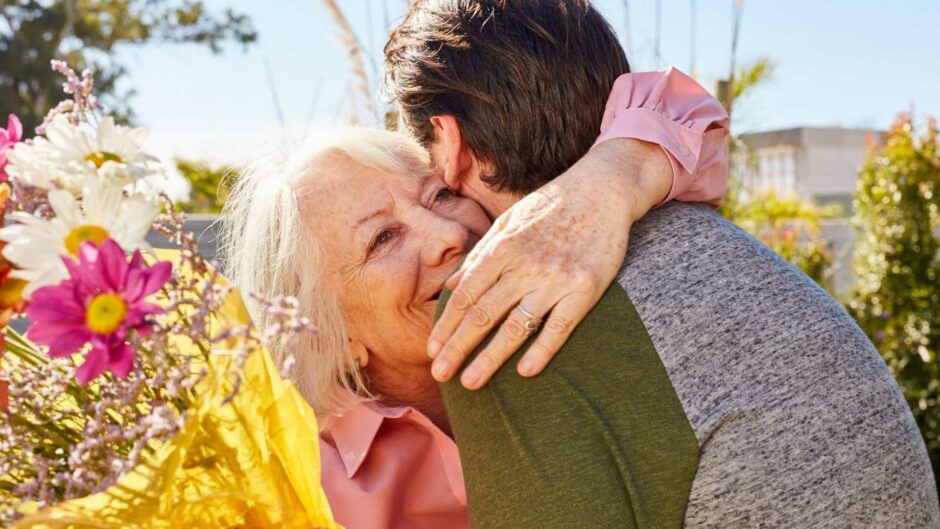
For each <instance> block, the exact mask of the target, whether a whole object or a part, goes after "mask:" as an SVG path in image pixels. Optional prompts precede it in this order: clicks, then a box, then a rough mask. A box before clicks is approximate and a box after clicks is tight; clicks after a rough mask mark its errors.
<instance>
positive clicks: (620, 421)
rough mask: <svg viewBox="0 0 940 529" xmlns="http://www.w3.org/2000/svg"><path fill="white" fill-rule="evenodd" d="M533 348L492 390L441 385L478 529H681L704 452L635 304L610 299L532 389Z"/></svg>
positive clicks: (611, 295)
mask: <svg viewBox="0 0 940 529" xmlns="http://www.w3.org/2000/svg"><path fill="white" fill-rule="evenodd" d="M449 294H450V293H449V292H445V293H444V295H443V296H442V297H441V301H440V302H439V304H438V315H439V314H440V312H441V311H442V310H443V307H444V304H445V303H446V302H447V299H448V298H449ZM532 340H534V335H533V337H531V338H530V340H529V342H527V343H526V345H525V346H524V347H523V348H522V350H520V351H519V352H517V353H516V354H515V356H513V358H512V359H511V360H510V361H509V363H507V364H506V365H505V366H504V367H503V368H502V369H501V370H500V371H499V372H498V373H497V374H496V375H495V376H494V377H493V379H492V380H491V381H490V382H489V383H488V384H487V385H486V386H485V387H484V388H482V389H479V390H477V391H469V390H466V389H464V388H463V387H462V386H461V385H460V382H459V377H455V378H454V379H453V380H452V381H450V382H448V383H446V384H442V385H441V393H442V394H443V397H444V402H445V404H446V406H447V413H448V415H449V417H450V423H451V427H452V428H453V431H454V436H455V439H456V441H457V446H458V447H459V449H460V458H461V462H462V465H463V472H464V479H465V481H466V486H467V496H468V502H469V509H470V520H471V525H472V526H473V528H474V529H489V528H506V527H521V528H530V527H531V528H540V529H551V528H559V529H561V528H565V529H570V528H576V527H590V528H592V529H603V528H611V529H613V528H618V529H624V528H643V529H645V528H678V527H681V526H682V521H683V516H684V513H685V508H686V504H687V502H688V498H689V491H690V489H691V486H692V480H693V478H694V477H695V471H696V468H697V466H698V442H697V441H696V438H695V435H694V433H693V431H692V427H691V426H690V425H689V421H688V419H687V418H686V416H685V413H684V411H683V409H682V406H681V404H680V402H679V399H678V397H677V396H676V392H675V389H674V388H673V386H672V384H671V382H670V380H669V377H668V375H667V373H666V369H665V368H664V367H663V364H662V361H661V360H660V358H659V355H658V354H657V352H656V349H655V348H654V347H653V343H652V341H651V340H650V338H649V336H648V335H647V332H646V328H645V327H644V325H643V322H642V321H641V320H640V316H639V314H638V313H637V311H636V309H635V308H634V306H633V303H632V302H631V301H630V299H629V298H628V297H627V295H626V293H624V291H623V290H622V289H621V287H620V286H619V285H617V284H616V283H614V284H613V285H612V286H611V287H610V288H608V290H607V292H606V293H605V294H604V296H603V297H602V298H601V300H600V301H599V302H598V303H597V305H596V306H595V307H594V308H593V309H592V310H591V312H590V313H589V314H588V316H587V317H586V318H585V319H584V321H583V322H582V323H581V324H580V325H579V326H578V327H577V328H576V329H575V331H574V332H573V333H572V335H571V337H570V339H569V340H568V342H567V343H566V344H565V345H564V347H563V348H562V349H561V351H560V352H559V353H558V355H557V356H555V358H554V360H552V362H551V364H549V366H548V367H547V369H546V370H545V371H544V372H543V373H542V374H540V375H538V376H537V377H534V378H531V379H526V378H522V377H521V376H519V375H518V374H517V373H516V371H515V365H516V364H517V363H518V361H519V359H520V358H521V357H522V354H523V352H524V351H525V350H526V349H527V348H528V345H529V343H530V342H531V341H532ZM484 345H485V344H484ZM482 347H483V346H481V348H480V349H478V350H477V352H479V351H480V350H482ZM475 354H476V353H474V355H475Z"/></svg>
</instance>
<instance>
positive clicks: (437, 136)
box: [431, 115, 473, 189]
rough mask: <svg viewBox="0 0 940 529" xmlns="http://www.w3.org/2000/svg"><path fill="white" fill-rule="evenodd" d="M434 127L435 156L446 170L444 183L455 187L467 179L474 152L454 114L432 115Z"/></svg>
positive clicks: (441, 167) (458, 187)
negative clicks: (468, 145) (469, 146)
mask: <svg viewBox="0 0 940 529" xmlns="http://www.w3.org/2000/svg"><path fill="white" fill-rule="evenodd" d="M431 126H433V127H434V146H433V147H432V148H433V149H434V150H435V151H436V152H435V153H434V155H435V156H434V157H435V159H436V161H437V162H438V165H439V166H440V169H442V170H443V171H444V183H446V184H447V185H448V186H449V187H451V188H453V189H460V185H461V184H462V183H465V182H466V181H467V180H466V178H467V176H468V175H467V171H468V170H469V169H470V168H471V167H472V166H473V154H472V153H471V152H470V149H469V148H468V147H467V144H466V143H465V142H464V140H463V134H462V133H461V132H460V125H459V124H458V123H457V118H455V117H454V116H448V115H440V116H433V117H431Z"/></svg>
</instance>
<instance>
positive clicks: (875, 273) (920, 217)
mask: <svg viewBox="0 0 940 529" xmlns="http://www.w3.org/2000/svg"><path fill="white" fill-rule="evenodd" d="M938 193H940V149H938V137H937V124H936V121H934V120H932V119H929V120H927V124H926V126H925V127H922V128H920V129H918V128H917V127H915V126H914V124H913V122H912V120H911V118H910V117H909V116H901V117H900V118H899V119H898V120H897V122H895V124H894V125H893V126H892V128H891V131H890V132H889V134H888V137H887V141H886V144H885V146H884V147H883V148H881V149H874V148H872V149H871V150H870V152H869V155H868V159H867V161H866V162H865V165H864V166H863V167H862V170H861V173H860V175H859V181H858V189H857V191H856V195H855V212H856V213H855V217H854V218H853V222H854V225H855V227H856V229H857V230H858V232H859V239H858V243H857V245H856V249H855V259H854V271H855V276H856V285H855V292H854V297H853V300H852V301H851V303H850V305H849V310H850V311H851V313H852V315H853V316H854V317H855V319H856V320H857V321H858V323H859V325H860V326H861V327H862V329H864V331H865V333H866V334H868V337H869V338H871V340H872V342H874V344H875V346H876V347H877V348H878V350H879V351H880V352H881V355H882V356H883V357H884V359H885V361H886V362H887V363H888V366H889V367H890V368H891V370H892V371H893V372H894V375H895V378H896V379H897V381H898V384H899V385H900V386H901V389H902V391H903V392H904V396H905V397H906V398H907V401H908V404H910V406H911V410H912V411H913V412H914V417H915V418H916V419H917V424H918V426H919V427H920V429H921V432H922V433H923V435H924V440H925V441H926V443H927V450H928V451H929V452H930V457H931V460H932V462H933V467H934V473H935V474H937V475H940V360H938V353H940V196H938Z"/></svg>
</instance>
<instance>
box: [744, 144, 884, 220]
mask: <svg viewBox="0 0 940 529" xmlns="http://www.w3.org/2000/svg"><path fill="white" fill-rule="evenodd" d="M884 134H885V133H884V132H882V131H876V130H865V129H842V128H816V127H800V128H794V129H784V130H773V131H767V132H756V133H751V134H742V135H741V136H740V142H741V144H742V145H741V148H739V149H737V150H736V152H735V155H734V156H735V157H736V160H735V163H734V168H735V171H736V172H737V174H736V175H735V176H736V177H737V178H739V179H740V181H741V182H742V183H743V184H744V186H743V187H744V189H745V190H747V191H749V192H751V193H755V194H761V193H764V192H768V191H774V192H776V193H777V194H778V195H781V196H788V195H795V196H797V197H799V198H801V199H804V200H810V201H812V202H814V203H815V204H816V205H818V206H827V205H830V204H838V205H839V206H840V207H841V210H842V212H843V215H845V216H849V215H851V213H852V194H853V193H854V192H855V182H856V180H857V178H858V170H859V167H861V165H862V163H863V162H864V161H865V153H866V149H867V148H868V145H869V143H872V142H875V143H879V144H880V143H882V142H883V140H884Z"/></svg>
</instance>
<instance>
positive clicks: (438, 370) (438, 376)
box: [431, 358, 450, 381]
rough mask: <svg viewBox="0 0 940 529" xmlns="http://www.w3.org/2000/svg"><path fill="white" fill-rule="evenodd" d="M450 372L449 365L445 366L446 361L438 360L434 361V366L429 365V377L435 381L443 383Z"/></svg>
mask: <svg viewBox="0 0 940 529" xmlns="http://www.w3.org/2000/svg"><path fill="white" fill-rule="evenodd" d="M449 372H450V365H448V364H447V360H444V359H443V358H438V359H437V360H435V361H434V364H433V365H431V375H432V376H433V377H434V379H435V380H439V381H443V380H444V379H445V378H447V374H448V373H449Z"/></svg>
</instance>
